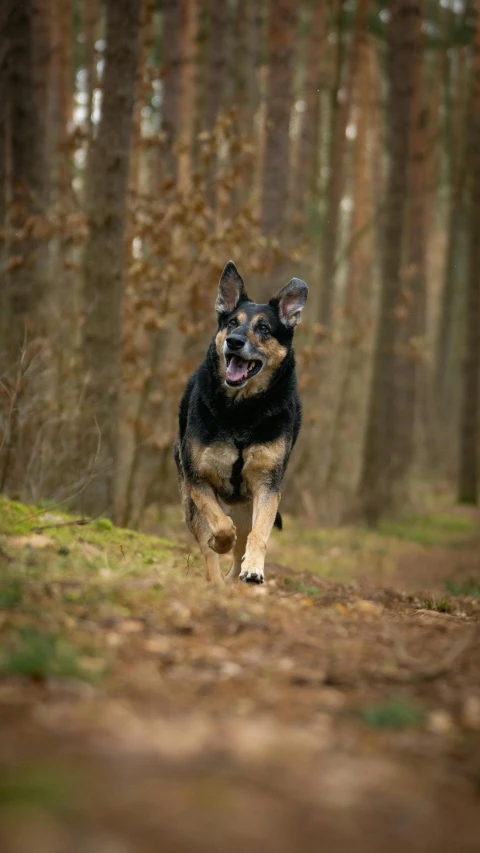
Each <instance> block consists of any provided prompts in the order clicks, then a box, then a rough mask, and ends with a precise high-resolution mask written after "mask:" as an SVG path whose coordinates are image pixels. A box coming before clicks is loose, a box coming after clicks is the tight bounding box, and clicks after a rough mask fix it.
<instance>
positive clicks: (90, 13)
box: [83, 0, 100, 146]
mask: <svg viewBox="0 0 480 853" xmlns="http://www.w3.org/2000/svg"><path fill="white" fill-rule="evenodd" d="M99 19H100V0H85V3H84V22H83V32H84V35H85V71H86V75H87V81H86V83H87V85H86V89H87V104H86V108H87V121H86V125H87V140H88V146H90V143H91V141H92V137H93V93H94V91H95V88H96V86H97V82H98V81H97V55H96V48H95V42H96V40H97V33H98V25H99Z"/></svg>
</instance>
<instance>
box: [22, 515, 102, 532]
mask: <svg viewBox="0 0 480 853" xmlns="http://www.w3.org/2000/svg"><path fill="white" fill-rule="evenodd" d="M92 521H94V519H93V518H75V519H73V520H72V521H58V522H52V524H43V525H42V527H35V528H34V531H35V533H43V531H44V530H52V529H53V528H56V527H82V526H84V525H85V524H90V523H91V522H92Z"/></svg>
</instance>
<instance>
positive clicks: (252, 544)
mask: <svg viewBox="0 0 480 853" xmlns="http://www.w3.org/2000/svg"><path fill="white" fill-rule="evenodd" d="M279 503H280V493H279V492H275V491H273V490H272V489H271V487H268V486H260V487H259V489H258V491H256V492H255V493H254V496H253V525H252V530H251V532H250V533H249V536H248V539H247V548H246V551H245V557H244V559H243V562H242V571H241V573H240V580H241V581H244V582H245V583H263V581H264V565H265V555H266V553H267V544H268V539H269V536H270V533H271V531H272V527H273V523H274V521H275V516H276V514H277V510H278V505H279Z"/></svg>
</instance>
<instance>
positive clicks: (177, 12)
mask: <svg viewBox="0 0 480 853" xmlns="http://www.w3.org/2000/svg"><path fill="white" fill-rule="evenodd" d="M181 21H182V0H165V2H164V3H163V26H162V56H163V73H162V80H163V96H162V107H161V129H162V135H163V144H162V147H161V149H160V153H159V160H160V162H159V174H160V176H165V175H168V176H169V177H171V178H173V179H175V180H176V176H177V157H176V153H175V143H176V141H177V136H178V110H179V100H180V69H181V65H182V49H181V40H180V31H181Z"/></svg>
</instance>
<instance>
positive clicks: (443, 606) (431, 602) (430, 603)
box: [423, 598, 454, 613]
mask: <svg viewBox="0 0 480 853" xmlns="http://www.w3.org/2000/svg"><path fill="white" fill-rule="evenodd" d="M423 606H424V608H425V610H435V611H436V612H437V613H452V612H453V610H454V607H453V604H452V602H451V601H448V599H446V598H443V599H440V600H438V601H437V600H436V599H435V598H427V599H426V600H425V601H424V603H423Z"/></svg>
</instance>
